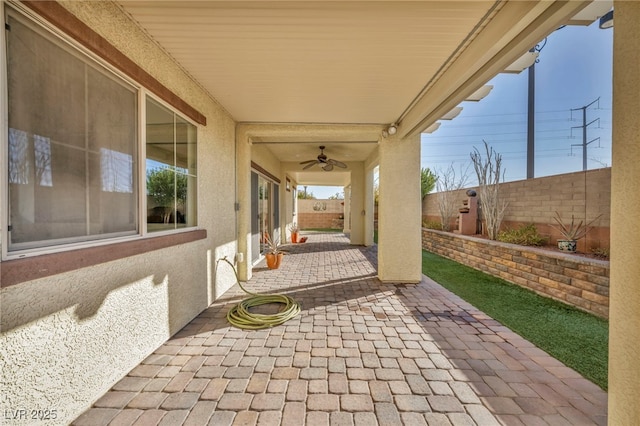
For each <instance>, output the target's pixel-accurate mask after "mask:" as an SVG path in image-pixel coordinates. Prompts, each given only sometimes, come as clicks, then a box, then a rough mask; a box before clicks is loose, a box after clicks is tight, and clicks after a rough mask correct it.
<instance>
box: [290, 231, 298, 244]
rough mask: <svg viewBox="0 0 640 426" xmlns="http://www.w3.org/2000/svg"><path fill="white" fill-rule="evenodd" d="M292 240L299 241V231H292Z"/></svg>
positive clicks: (293, 241)
mask: <svg viewBox="0 0 640 426" xmlns="http://www.w3.org/2000/svg"><path fill="white" fill-rule="evenodd" d="M291 242H292V243H297V242H298V233H297V232H292V233H291Z"/></svg>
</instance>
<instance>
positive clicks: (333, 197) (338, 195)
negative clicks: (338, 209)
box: [329, 192, 344, 200]
mask: <svg viewBox="0 0 640 426" xmlns="http://www.w3.org/2000/svg"><path fill="white" fill-rule="evenodd" d="M329 200H344V192H336V193H335V194H334V195H329Z"/></svg>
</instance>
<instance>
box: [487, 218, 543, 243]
mask: <svg viewBox="0 0 640 426" xmlns="http://www.w3.org/2000/svg"><path fill="white" fill-rule="evenodd" d="M498 241H502V242H503V243H511V244H519V245H521V246H541V245H544V244H546V242H547V239H546V238H545V237H543V236H542V235H540V234H539V233H538V230H537V229H536V226H535V225H534V224H533V223H530V224H528V225H522V226H520V227H519V228H517V229H506V230H504V231H501V232H499V233H498Z"/></svg>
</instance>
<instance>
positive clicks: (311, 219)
mask: <svg viewBox="0 0 640 426" xmlns="http://www.w3.org/2000/svg"><path fill="white" fill-rule="evenodd" d="M343 203H344V200H298V212H297V215H296V221H297V223H298V227H300V229H308V228H333V229H340V230H342V225H339V224H340V223H341V221H340V217H341V216H342V217H344V204H343Z"/></svg>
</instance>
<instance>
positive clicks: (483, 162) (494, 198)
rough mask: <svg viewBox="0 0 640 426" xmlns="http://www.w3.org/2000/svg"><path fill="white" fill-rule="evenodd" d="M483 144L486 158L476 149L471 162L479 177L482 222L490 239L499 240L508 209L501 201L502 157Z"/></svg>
mask: <svg viewBox="0 0 640 426" xmlns="http://www.w3.org/2000/svg"><path fill="white" fill-rule="evenodd" d="M482 142H483V143H484V149H485V152H486V158H483V157H482V155H481V154H480V151H478V149H477V148H475V147H474V148H473V152H472V153H471V161H472V162H473V167H474V168H475V170H476V175H477V176H478V196H479V202H480V209H481V213H482V221H483V222H484V224H485V229H486V230H487V235H488V236H489V238H490V239H492V240H495V239H497V238H498V232H499V231H500V224H501V223H502V219H503V218H504V212H505V210H506V209H507V202H506V201H505V200H501V199H500V179H502V180H504V171H503V170H501V168H502V155H500V154H499V153H497V152H496V151H494V150H493V148H490V147H489V144H487V142H486V141H484V140H483V141H482ZM501 173H502V174H501Z"/></svg>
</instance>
